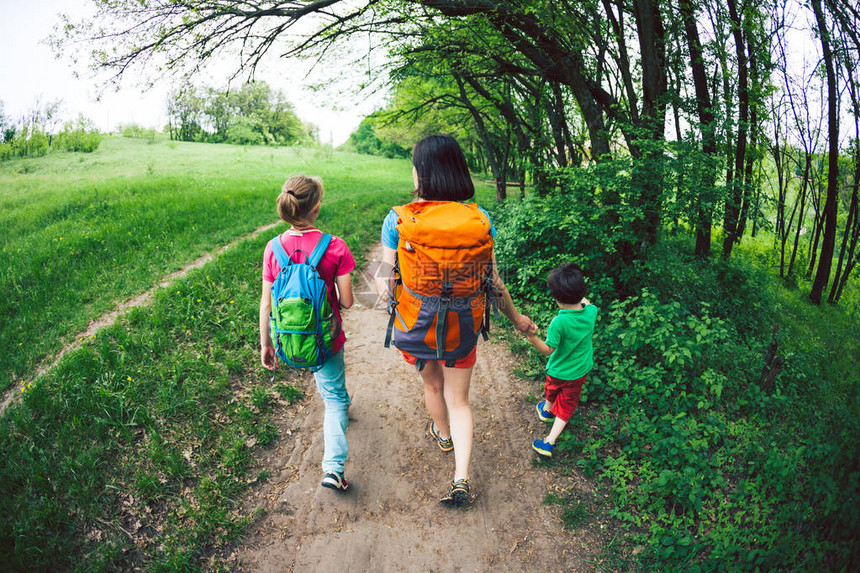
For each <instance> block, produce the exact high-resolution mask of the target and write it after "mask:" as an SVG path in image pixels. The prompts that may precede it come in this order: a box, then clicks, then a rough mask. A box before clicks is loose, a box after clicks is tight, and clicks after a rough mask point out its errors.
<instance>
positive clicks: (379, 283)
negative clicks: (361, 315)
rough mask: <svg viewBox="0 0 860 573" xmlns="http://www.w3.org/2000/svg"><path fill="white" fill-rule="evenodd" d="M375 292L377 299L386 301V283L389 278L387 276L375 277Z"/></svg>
mask: <svg viewBox="0 0 860 573" xmlns="http://www.w3.org/2000/svg"><path fill="white" fill-rule="evenodd" d="M374 282H375V283H376V294H378V295H379V299H380V300H381V301H382V302H388V283H389V279H388V278H387V277H385V278H383V277H376V279H375V281H374Z"/></svg>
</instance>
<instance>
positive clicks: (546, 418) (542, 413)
mask: <svg viewBox="0 0 860 573" xmlns="http://www.w3.org/2000/svg"><path fill="white" fill-rule="evenodd" d="M535 408H536V409H537V413H538V418H540V421H541V422H552V421H554V420H555V416H553V415H552V412H550V411H549V410H546V409H545V408H546V400H541V401H540V402H538V403H537V406H535Z"/></svg>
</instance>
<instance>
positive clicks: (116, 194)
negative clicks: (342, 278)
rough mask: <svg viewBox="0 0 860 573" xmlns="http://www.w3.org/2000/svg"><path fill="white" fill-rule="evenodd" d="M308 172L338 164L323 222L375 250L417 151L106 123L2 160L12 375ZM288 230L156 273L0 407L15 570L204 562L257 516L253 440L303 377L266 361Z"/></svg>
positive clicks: (264, 436)
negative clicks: (267, 305) (293, 144)
mask: <svg viewBox="0 0 860 573" xmlns="http://www.w3.org/2000/svg"><path fill="white" fill-rule="evenodd" d="M298 171H303V172H306V173H310V174H318V175H321V176H322V177H323V179H324V181H325V183H326V196H325V198H324V200H323V207H322V211H321V214H320V218H319V220H318V225H319V226H320V227H321V228H323V229H325V230H326V231H329V232H332V233H335V234H337V235H339V236H341V237H343V238H344V239H345V240H346V242H347V244H348V245H349V246H350V248H351V249H352V251H353V254H354V255H355V256H356V259H357V261H358V262H359V264H361V262H362V261H363V258H364V256H363V255H364V253H365V252H366V250H367V249H368V248H369V247H370V246H371V245H372V244H373V243H375V242H376V241H377V240H378V237H379V229H380V225H381V222H382V219H383V217H384V216H385V214H386V212H387V211H388V210H389V209H390V207H391V206H392V205H394V204H397V203H403V202H406V201H408V200H409V199H410V195H409V189H410V188H411V184H412V181H411V168H410V164H409V162H408V161H404V160H388V159H381V158H373V157H366V156H356V155H353V154H347V153H337V152H335V153H333V154H332V153H330V152H329V153H325V152H322V151H315V150H306V149H302V150H299V149H272V148H238V147H231V146H223V145H200V144H170V143H165V142H162V143H156V144H152V145H148V144H146V143H145V142H142V141H139V140H124V139H108V140H106V141H105V143H104V144H103V146H102V148H101V149H100V150H99V151H98V152H97V153H95V154H92V155H78V154H57V155H53V156H49V157H47V158H43V159H40V160H23V161H12V162H7V163H0V182H2V184H0V189H2V191H0V205H2V206H3V207H5V209H2V210H0V214H2V215H1V216H2V217H3V220H2V228H3V231H2V233H3V235H2V236H3V240H4V243H3V251H2V252H3V257H4V261H5V262H6V263H7V264H6V265H5V266H4V267H3V268H4V272H5V273H6V274H4V275H3V281H4V282H3V288H4V292H7V291H8V292H11V291H13V290H14V293H13V294H12V297H11V299H10V300H6V301H4V302H3V304H4V305H5V306H4V307H3V309H4V317H6V319H4V321H3V326H2V334H0V340H2V341H3V343H4V344H5V345H6V348H7V349H8V348H12V349H13V351H14V352H11V353H8V354H4V356H3V358H2V360H3V362H2V364H3V376H4V379H5V382H4V384H3V385H4V386H6V387H8V385H9V383H10V379H11V377H12V376H13V375H15V376H19V375H20V373H21V372H22V371H23V370H24V369H25V368H29V367H31V366H32V365H33V364H35V363H37V362H38V361H39V360H41V359H43V357H44V356H45V355H46V354H48V353H50V352H53V351H55V350H56V349H57V348H59V346H60V345H61V344H62V343H63V342H64V341H68V340H70V337H71V336H73V335H74V333H76V332H78V331H80V330H82V329H83V327H84V326H86V324H87V322H88V321H89V320H90V319H92V318H94V317H96V316H98V315H99V314H101V313H102V312H104V311H105V310H108V309H110V308H112V307H113V306H114V304H115V303H116V302H117V301H118V300H121V299H123V298H126V297H129V296H131V295H133V294H136V293H138V292H141V291H145V290H147V289H148V288H149V287H150V286H152V284H153V283H154V282H156V281H157V280H158V278H160V277H161V276H163V275H164V274H165V273H167V272H170V271H172V270H175V269H178V268H181V267H183V266H184V265H186V264H187V263H188V262H190V261H191V260H194V259H195V258H197V257H198V256H199V255H201V254H202V253H204V252H206V251H208V250H211V249H213V248H215V247H217V246H220V245H222V244H224V243H228V242H230V241H232V240H233V239H235V238H236V237H240V236H243V235H245V234H247V233H248V232H250V231H252V230H253V229H255V228H257V227H259V226H261V225H263V224H266V223H269V222H273V221H275V220H276V219H277V217H276V212H275V197H276V196H277V194H278V193H279V190H280V186H281V184H282V182H283V181H284V180H285V179H286V177H287V176H288V175H289V174H292V173H295V172H298ZM491 196H492V190H491V189H489V188H488V187H486V186H481V187H480V192H479V200H486V199H487V198H489V197H491ZM141 221H145V222H146V223H145V224H141ZM284 228H285V226H283V225H281V226H280V227H278V229H279V230H283V229H284ZM130 232H131V233H132V234H131V235H129V234H128V233H130ZM275 232H277V231H275V230H273V231H271V232H270V233H267V234H265V235H261V236H258V237H256V238H254V239H251V240H246V241H242V242H240V243H239V244H238V245H237V246H236V247H235V248H231V249H229V250H228V251H226V252H225V253H223V254H222V255H220V256H218V257H217V258H216V259H215V260H214V261H212V262H210V263H208V264H206V265H205V266H203V267H202V268H200V269H196V270H193V271H191V272H190V273H189V274H188V275H187V276H186V277H184V278H182V279H180V280H178V281H176V282H175V283H174V284H172V285H171V286H170V287H169V288H161V289H158V290H157V292H156V295H155V297H154V300H153V301H152V303H151V304H150V305H149V306H147V307H146V308H138V309H134V310H132V311H130V312H129V313H127V314H126V315H124V316H122V317H120V319H119V320H118V321H117V322H116V323H115V324H114V325H113V326H111V327H109V328H106V329H103V330H102V331H100V332H99V333H98V334H97V335H96V336H95V337H94V338H92V339H90V340H86V341H84V342H83V344H82V346H81V347H80V348H79V349H77V350H74V351H72V352H70V353H69V354H67V355H66V356H65V357H64V358H63V359H62V360H61V361H60V362H59V363H58V364H57V366H56V367H55V368H54V369H52V370H51V371H50V372H49V373H48V374H46V375H45V376H43V377H42V378H40V379H38V380H36V381H34V382H32V384H28V385H27V386H26V387H25V388H23V389H22V390H23V394H22V398H23V399H22V401H21V402H20V403H18V404H14V405H12V406H10V407H9V408H8V409H7V411H6V412H5V413H4V415H3V416H2V418H0V570H4V571H7V570H8V571H13V570H28V571H41V570H52V571H53V570H88V571H89V570H97V571H100V570H116V569H133V568H137V569H143V570H149V571H176V570H183V571H188V570H192V571H193V570H199V569H203V568H213V567H214V568H217V567H218V565H217V564H215V565H210V566H206V567H204V563H203V561H202V559H203V558H204V557H205V556H206V555H207V554H211V553H212V552H214V551H215V550H216V549H217V548H218V547H220V546H222V545H223V544H225V543H229V542H230V541H232V540H235V539H236V538H237V537H238V536H240V535H242V533H243V532H244V531H245V528H246V526H247V524H248V523H250V522H251V521H252V520H253V519H255V517H256V516H257V515H259V511H258V510H250V511H245V510H243V509H242V508H240V507H238V506H237V505H236V500H237V497H238V494H239V493H241V492H242V491H243V490H244V489H245V488H247V487H248V485H249V484H251V483H255V481H257V480H260V481H262V480H265V479H267V478H268V475H267V473H266V472H256V473H252V466H253V465H254V464H255V461H254V459H255V456H256V455H257V452H258V449H259V448H260V447H265V446H267V445H269V444H271V443H272V442H273V441H274V440H275V439H276V438H277V428H276V426H275V425H274V424H273V419H272V416H273V414H274V412H275V410H276V409H279V408H282V407H283V406H284V405H287V404H290V403H292V402H294V401H296V400H300V399H302V397H303V391H302V387H303V384H306V383H307V379H306V378H307V373H304V374H302V376H304V378H301V377H299V376H298V375H297V374H295V373H290V371H287V370H282V371H281V373H280V375H279V376H278V377H277V378H276V379H275V380H274V381H273V382H272V381H270V380H269V375H268V373H267V372H265V371H264V370H263V369H262V368H261V367H260V366H259V365H258V363H259V352H258V348H257V347H258V337H259V335H258V332H257V328H258V326H257V310H258V305H259V289H260V280H261V261H262V253H263V249H264V247H265V244H266V242H267V241H268V240H269V239H270V238H271V236H274V234H275ZM96 236H97V237H98V238H99V239H98V240H96V239H94V237H96ZM60 237H62V241H60ZM130 245H131V246H134V248H133V249H129V248H128V247H129V246H130ZM63 249H69V250H70V251H71V252H72V254H71V255H70V254H69V252H66V251H63ZM90 251H94V252H90ZM61 255H62V256H61ZM47 277H50V279H51V280H50V281H48V280H47ZM19 342H20V345H19Z"/></svg>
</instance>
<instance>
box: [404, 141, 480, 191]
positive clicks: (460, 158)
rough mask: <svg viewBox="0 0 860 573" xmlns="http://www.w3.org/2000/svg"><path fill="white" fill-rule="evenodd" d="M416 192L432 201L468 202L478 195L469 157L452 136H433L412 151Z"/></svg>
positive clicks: (419, 143) (416, 145)
mask: <svg viewBox="0 0 860 573" xmlns="http://www.w3.org/2000/svg"><path fill="white" fill-rule="evenodd" d="M412 165H413V166H414V167H415V172H416V173H417V174H418V188H417V189H415V193H416V194H417V195H418V196H419V197H421V198H422V199H425V200H428V201H465V200H466V199H471V198H472V197H473V196H474V195H475V186H474V184H472V178H471V177H470V176H469V167H468V166H467V165H466V156H465V155H463V150H462V149H461V148H460V144H459V143H457V140H456V139H454V138H453V137H451V136H450V135H430V136H428V137H425V138H424V139H422V140H421V141H419V142H418V143H416V144H415V147H413V148H412Z"/></svg>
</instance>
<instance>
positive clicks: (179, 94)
mask: <svg viewBox="0 0 860 573" xmlns="http://www.w3.org/2000/svg"><path fill="white" fill-rule="evenodd" d="M167 118H168V124H167V126H166V127H165V132H166V133H168V134H169V135H170V138H171V139H173V140H178V141H205V142H209V143H235V144H239V145H295V144H302V143H310V142H313V141H317V140H318V135H319V134H318V131H319V130H318V128H317V127H316V126H314V125H311V124H306V123H304V122H302V120H300V119H299V117H298V116H297V115H296V113H295V110H294V108H293V105H292V104H291V103H290V102H289V101H287V99H286V96H285V95H284V93H283V92H281V91H280V90H277V91H273V90H272V89H271V88H270V87H269V86H268V84H266V83H265V82H249V83H246V84H244V85H242V86H241V87H240V88H238V89H216V88H212V87H207V86H203V87H198V86H194V85H188V86H183V87H180V88H178V89H176V90H174V91H172V92H171V93H170V95H169V96H168V99H167Z"/></svg>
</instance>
